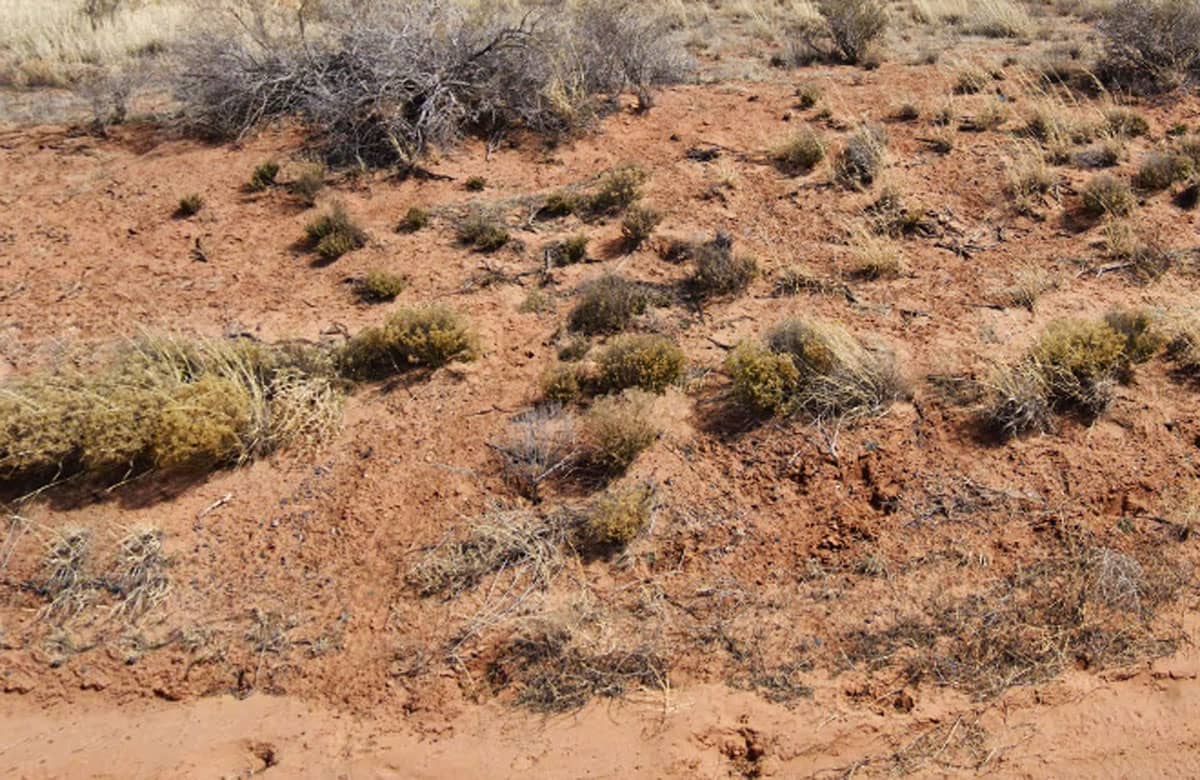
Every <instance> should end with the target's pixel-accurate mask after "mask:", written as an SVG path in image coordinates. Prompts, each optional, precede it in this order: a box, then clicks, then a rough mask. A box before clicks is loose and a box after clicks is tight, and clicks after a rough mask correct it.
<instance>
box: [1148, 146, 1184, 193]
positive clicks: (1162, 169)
mask: <svg viewBox="0 0 1200 780" xmlns="http://www.w3.org/2000/svg"><path fill="white" fill-rule="evenodd" d="M1193 173H1195V163H1194V162H1193V161H1192V158H1191V157H1189V156H1188V155H1186V154H1171V153H1166V152H1151V153H1150V154H1148V155H1146V156H1145V157H1144V158H1143V159H1142V163H1141V165H1139V166H1138V170H1137V173H1135V174H1134V175H1133V186H1134V187H1137V188H1138V189H1139V190H1144V191H1146V192H1159V191H1161V190H1165V189H1166V188H1167V187H1170V186H1171V185H1172V184H1175V183H1176V182H1180V181H1186V180H1188V179H1189V178H1191V176H1192V174H1193Z"/></svg>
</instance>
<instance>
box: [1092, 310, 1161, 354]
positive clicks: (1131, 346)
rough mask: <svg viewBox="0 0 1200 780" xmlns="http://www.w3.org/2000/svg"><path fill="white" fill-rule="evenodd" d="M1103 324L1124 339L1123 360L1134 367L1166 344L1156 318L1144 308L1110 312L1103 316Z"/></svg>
mask: <svg viewBox="0 0 1200 780" xmlns="http://www.w3.org/2000/svg"><path fill="white" fill-rule="evenodd" d="M1104 324H1105V325H1107V326H1108V327H1110V328H1112V329H1113V331H1115V332H1116V333H1117V334H1118V335H1120V336H1122V337H1124V339H1125V346H1124V354H1125V358H1126V359H1128V360H1129V362H1130V363H1132V364H1134V365H1137V364H1140V363H1145V362H1146V361H1148V360H1150V359H1151V358H1153V357H1154V356H1155V355H1157V354H1158V353H1159V351H1160V350H1162V348H1163V347H1165V346H1166V344H1167V337H1166V336H1165V335H1164V334H1163V332H1162V330H1161V329H1160V328H1159V326H1158V321H1157V318H1156V317H1155V316H1154V314H1153V312H1151V311H1150V310H1148V309H1145V308H1135V309H1116V310H1113V311H1110V312H1109V313H1108V314H1106V315H1104Z"/></svg>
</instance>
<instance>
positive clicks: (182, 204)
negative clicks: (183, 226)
mask: <svg viewBox="0 0 1200 780" xmlns="http://www.w3.org/2000/svg"><path fill="white" fill-rule="evenodd" d="M202 208H204V198H202V197H201V196H200V195H199V194H197V193H194V192H193V193H192V194H191V195H184V196H183V197H182V198H180V199H179V205H178V206H176V207H175V216H177V217H179V218H181V219H186V218H188V217H194V216H196V215H197V214H199V213H200V209H202Z"/></svg>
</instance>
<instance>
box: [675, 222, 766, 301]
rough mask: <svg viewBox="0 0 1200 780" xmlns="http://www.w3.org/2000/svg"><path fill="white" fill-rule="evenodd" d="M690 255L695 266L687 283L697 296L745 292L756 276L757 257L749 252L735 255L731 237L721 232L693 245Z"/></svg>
mask: <svg viewBox="0 0 1200 780" xmlns="http://www.w3.org/2000/svg"><path fill="white" fill-rule="evenodd" d="M692 259H693V261H694V262H695V264H696V270H695V272H694V273H693V274H692V278H691V283H692V287H693V289H695V291H696V292H697V293H698V294H700V295H701V296H718V295H736V294H738V293H742V292H745V290H746V288H747V287H749V286H750V283H751V282H752V281H754V279H755V277H757V276H758V261H757V260H755V259H754V258H753V257H751V256H749V255H735V254H734V253H733V242H732V240H731V239H730V238H729V237H728V236H726V235H723V234H718V235H717V237H716V238H715V239H714V240H712V241H708V242H705V243H703V244H700V245H698V246H696V247H694V248H693V250H692Z"/></svg>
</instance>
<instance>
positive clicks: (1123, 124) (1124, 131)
mask: <svg viewBox="0 0 1200 780" xmlns="http://www.w3.org/2000/svg"><path fill="white" fill-rule="evenodd" d="M1104 125H1105V127H1107V128H1108V131H1109V132H1110V133H1112V134H1113V135H1119V136H1124V137H1125V138H1140V137H1141V136H1144V135H1146V134H1147V133H1149V132H1150V123H1149V122H1147V121H1146V117H1144V116H1142V115H1141V114H1139V113H1138V112H1136V111H1134V110H1133V109H1131V108H1124V107H1121V106H1115V107H1113V108H1110V109H1108V110H1107V111H1105V112H1104Z"/></svg>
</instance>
